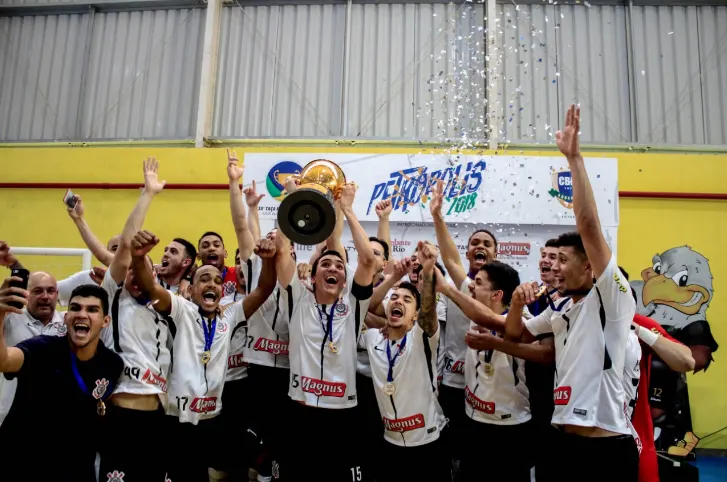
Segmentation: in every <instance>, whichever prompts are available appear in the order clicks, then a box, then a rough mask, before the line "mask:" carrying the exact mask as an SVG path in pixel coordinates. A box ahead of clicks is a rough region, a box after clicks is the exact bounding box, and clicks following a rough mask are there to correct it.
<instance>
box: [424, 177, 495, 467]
mask: <svg viewBox="0 0 727 482" xmlns="http://www.w3.org/2000/svg"><path fill="white" fill-rule="evenodd" d="M443 202H444V183H443V182H442V180H441V179H440V180H439V181H438V182H437V183H436V184H435V185H434V187H433V189H432V199H431V201H430V203H429V209H430V211H431V213H432V221H433V223H434V230H435V232H436V235H437V244H438V245H439V249H440V251H441V254H442V261H444V267H445V268H446V269H447V272H448V273H449V276H450V277H451V278H452V281H453V282H454V286H455V287H456V288H457V290H459V291H460V292H461V293H464V294H466V295H469V285H470V283H471V282H472V280H473V279H474V277H475V276H476V275H477V273H478V272H479V271H480V268H482V266H484V265H485V263H489V262H491V261H492V260H494V259H495V256H496V255H497V240H496V239H495V236H494V235H493V234H492V233H491V232H490V231H488V230H486V229H478V230H476V231H475V232H474V233H472V234H471V235H470V237H469V239H468V240H467V252H466V254H465V257H466V258H467V261H468V263H469V266H468V268H467V270H465V268H464V266H463V265H462V260H461V259H460V256H459V251H458V250H457V245H456V244H455V242H454V239H452V236H451V234H450V233H449V230H448V228H447V223H446V222H445V221H444V215H443V214H442V203H443ZM443 294H444V295H445V296H447V297H448V298H450V301H449V303H448V305H447V324H446V327H445V332H444V344H443V346H444V373H443V376H442V385H441V387H440V392H439V401H440V403H441V404H442V408H443V409H444V414H445V415H446V416H447V418H448V419H449V424H450V429H451V430H450V431H449V436H450V437H451V439H452V440H451V442H450V443H448V444H447V445H448V448H449V449H450V451H451V456H452V460H453V464H454V467H455V469H456V466H457V462H456V461H457V460H460V459H461V455H462V450H463V448H464V446H463V442H464V438H463V435H462V433H461V431H460V428H461V427H462V425H463V424H464V423H465V412H464V387H465V379H464V362H465V355H466V353H467V345H465V342H464V335H465V333H466V332H467V330H468V329H469V326H470V320H469V318H467V316H465V314H464V313H463V312H462V310H461V309H460V308H459V307H458V305H457V304H456V303H453V302H452V301H451V297H450V296H449V295H448V294H447V293H443Z"/></svg>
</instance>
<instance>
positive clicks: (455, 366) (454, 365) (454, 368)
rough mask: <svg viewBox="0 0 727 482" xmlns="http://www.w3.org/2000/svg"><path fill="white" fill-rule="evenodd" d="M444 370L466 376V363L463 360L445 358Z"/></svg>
mask: <svg viewBox="0 0 727 482" xmlns="http://www.w3.org/2000/svg"><path fill="white" fill-rule="evenodd" d="M444 368H445V370H447V371H448V372H450V373H458V374H460V375H464V362H463V361H462V360H457V361H455V360H452V359H451V358H449V357H445V358H444Z"/></svg>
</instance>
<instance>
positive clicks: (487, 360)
mask: <svg viewBox="0 0 727 482" xmlns="http://www.w3.org/2000/svg"><path fill="white" fill-rule="evenodd" d="M508 311H510V309H509V308H508V309H507V310H505V311H503V312H502V314H503V316H504V315H507V312H508ZM490 333H492V335H493V336H497V332H496V331H495V330H490ZM493 354H494V350H485V363H490V361H492V355H493Z"/></svg>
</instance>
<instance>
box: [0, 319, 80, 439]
mask: <svg viewBox="0 0 727 482" xmlns="http://www.w3.org/2000/svg"><path fill="white" fill-rule="evenodd" d="M67 332H68V328H67V327H66V325H65V323H64V322H63V313H59V312H58V311H54V312H53V317H52V318H51V320H50V321H49V322H48V324H47V325H44V324H43V322H41V321H40V320H37V319H35V318H34V317H33V315H31V314H30V313H28V310H27V308H26V309H23V312H22V313H20V314H18V313H8V314H6V315H5V322H4V323H3V336H4V337H5V345H6V346H15V345H17V344H18V343H20V342H22V341H25V340H27V339H29V338H33V337H34V336H38V335H48V336H65V335H66V333H67ZM17 388H18V379H17V378H13V379H12V380H8V379H7V378H5V377H3V376H0V425H2V423H3V421H4V420H5V417H6V416H7V415H8V412H10V407H12V405H13V400H14V399H15V391H16V390H17Z"/></svg>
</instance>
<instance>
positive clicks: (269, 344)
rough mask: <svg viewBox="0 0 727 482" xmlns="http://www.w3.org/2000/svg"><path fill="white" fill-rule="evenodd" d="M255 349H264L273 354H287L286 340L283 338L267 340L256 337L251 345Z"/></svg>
mask: <svg viewBox="0 0 727 482" xmlns="http://www.w3.org/2000/svg"><path fill="white" fill-rule="evenodd" d="M252 349H253V350H255V351H266V352H268V353H272V354H273V355H287V354H288V342H287V341H285V340H269V339H267V338H258V339H257V341H256V342H255V345H254V346H253V347H252Z"/></svg>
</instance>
